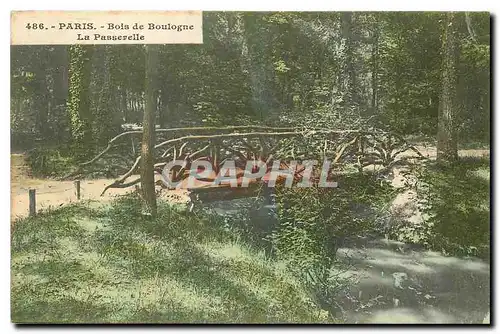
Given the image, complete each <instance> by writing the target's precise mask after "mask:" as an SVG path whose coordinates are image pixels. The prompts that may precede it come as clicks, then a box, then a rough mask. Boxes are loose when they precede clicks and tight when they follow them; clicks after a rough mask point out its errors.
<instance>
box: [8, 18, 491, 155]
mask: <svg viewBox="0 0 500 334" xmlns="http://www.w3.org/2000/svg"><path fill="white" fill-rule="evenodd" d="M489 23H490V17H489V14H487V13H471V14H466V13H456V14H452V15H451V16H450V14H446V13H430V12H429V13H370V12H354V13H349V12H344V13H334V12H332V13H313V12H311V13H293V12H292V13H237V12H224V13H221V12H208V13H205V14H204V22H203V24H204V26H203V29H204V31H203V34H204V43H203V44H201V45H160V46H157V51H156V53H157V56H156V58H157V59H156V60H155V61H154V64H148V61H147V59H146V48H145V46H143V45H99V46H82V45H72V46H15V47H12V51H11V52H12V56H11V59H12V64H11V65H12V78H11V80H12V85H11V87H12V88H11V89H12V102H11V103H12V107H11V110H12V116H11V117H12V147H13V148H14V149H30V148H35V147H41V146H43V147H51V148H58V149H59V148H60V149H63V147H67V146H68V145H71V151H70V152H71V154H72V155H74V156H76V157H77V158H78V160H81V159H85V158H87V157H88V156H89V155H91V154H92V153H94V152H95V151H96V150H98V149H100V148H101V147H102V146H103V145H105V143H106V142H107V140H109V139H110V138H111V137H112V136H113V135H116V134H117V133H119V132H120V131H122V130H121V128H120V126H121V124H123V123H137V124H140V123H141V122H142V119H143V111H144V108H145V100H146V99H147V98H149V97H148V96H146V93H145V88H146V73H147V71H146V66H152V67H153V68H152V69H151V71H152V73H154V75H155V77H156V80H154V83H153V85H154V87H151V89H152V92H153V96H151V97H150V98H151V99H152V100H151V101H152V102H153V103H155V104H156V108H154V109H155V110H156V113H155V114H156V124H159V125H160V126H161V127H163V128H165V127H176V126H180V125H186V124H189V125H236V124H237V125H241V124H262V125H273V124H280V125H283V124H289V125H301V126H311V127H314V126H323V125H327V126H328V127H330V128H332V127H335V128H339V129H342V128H353V127H362V126H364V124H367V120H369V124H371V125H372V126H373V125H375V126H376V127H378V128H383V129H388V130H391V131H395V132H397V133H400V134H404V135H416V136H424V137H430V138H434V139H435V138H436V134H437V132H438V131H437V130H438V124H440V127H441V130H443V131H444V130H445V128H446V127H449V126H451V127H452V128H453V131H452V132H454V133H455V134H454V135H453V136H454V139H458V141H459V142H460V143H459V144H468V143H471V142H476V143H487V142H489V127H490V123H489V115H490V62H489V43H490V30H489V29H490V24H489ZM440 103H444V105H442V106H441V107H440ZM452 104H453V107H450V106H451V105H452ZM440 108H442V110H443V113H442V114H443V115H444V114H446V115H447V116H445V117H441V118H439V119H440V121H439V122H438V114H439V112H440V111H439V110H440ZM450 117H452V118H453V120H452V123H453V124H451V123H450V124H446V120H447V119H448V120H449V119H450ZM448 130H450V131H451V129H448ZM441 132H442V131H441Z"/></svg>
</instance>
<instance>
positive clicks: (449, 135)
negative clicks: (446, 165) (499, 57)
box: [437, 12, 459, 161]
mask: <svg viewBox="0 0 500 334" xmlns="http://www.w3.org/2000/svg"><path fill="white" fill-rule="evenodd" d="M444 22H445V32H444V35H443V48H442V50H443V64H442V83H441V84H442V86H441V89H442V90H441V101H440V103H439V114H438V134H437V159H438V161H454V160H456V159H458V151H457V125H456V121H457V115H458V110H457V108H458V106H459V103H458V101H457V85H458V75H457V65H458V56H459V54H458V52H459V50H458V45H457V36H456V34H457V32H456V31H457V30H456V26H457V14H456V13H453V12H450V13H447V14H446V19H445V20H444Z"/></svg>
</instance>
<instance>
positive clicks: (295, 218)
mask: <svg viewBox="0 0 500 334" xmlns="http://www.w3.org/2000/svg"><path fill="white" fill-rule="evenodd" d="M338 183H339V187H338V188H318V187H311V188H279V192H278V199H279V200H278V202H279V204H278V207H279V217H280V226H279V228H278V229H277V230H276V231H275V232H274V235H273V236H272V240H273V244H274V246H275V247H276V250H277V253H278V254H280V256H283V257H284V258H286V259H287V260H289V261H290V262H291V263H292V264H293V266H295V267H296V268H298V269H299V270H301V269H306V268H311V267H315V266H326V267H330V266H331V264H332V263H333V261H334V259H335V256H336V251H337V249H338V248H339V247H341V245H342V243H343V241H345V240H346V239H348V238H349V237H353V236H356V235H357V234H358V233H360V232H361V231H364V232H367V231H370V230H373V229H374V228H375V227H376V225H374V224H375V222H376V219H377V218H378V217H379V215H380V214H381V212H382V211H381V210H382V209H383V208H384V207H385V206H386V204H387V203H388V201H389V199H390V198H391V197H392V196H393V194H394V191H393V190H392V188H391V186H390V185H388V184H386V183H385V182H383V181H378V180H376V179H375V178H373V177H372V176H371V175H363V174H354V175H351V176H344V177H343V178H342V179H341V180H339V181H338Z"/></svg>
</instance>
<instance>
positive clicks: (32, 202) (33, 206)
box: [29, 189, 36, 216]
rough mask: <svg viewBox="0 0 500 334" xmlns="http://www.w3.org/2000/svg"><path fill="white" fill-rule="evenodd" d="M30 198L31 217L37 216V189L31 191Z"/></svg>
mask: <svg viewBox="0 0 500 334" xmlns="http://www.w3.org/2000/svg"><path fill="white" fill-rule="evenodd" d="M29 197H30V216H35V215H36V190H35V189H30V190H29Z"/></svg>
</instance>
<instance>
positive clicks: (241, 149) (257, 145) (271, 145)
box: [64, 125, 424, 195]
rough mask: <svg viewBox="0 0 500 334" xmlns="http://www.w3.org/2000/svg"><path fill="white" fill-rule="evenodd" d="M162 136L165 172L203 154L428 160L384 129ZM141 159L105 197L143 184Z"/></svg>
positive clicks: (159, 160)
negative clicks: (170, 164) (176, 163)
mask: <svg viewBox="0 0 500 334" xmlns="http://www.w3.org/2000/svg"><path fill="white" fill-rule="evenodd" d="M141 134H142V128H140V127H136V128H133V129H132V130H130V131H125V132H123V133H120V134H119V135H117V136H115V137H113V138H112V139H111V140H109V141H108V143H107V146H106V147H105V148H104V149H103V150H102V151H101V152H100V153H99V154H97V155H96V156H95V157H93V158H92V159H90V160H89V161H86V162H84V163H82V164H80V165H79V166H78V168H77V169H76V170H75V171H73V172H72V173H70V174H68V175H66V176H65V177H64V178H65V179H67V178H71V177H75V176H77V175H84V174H85V173H86V168H87V167H89V166H91V165H92V164H94V163H96V162H97V161H98V160H100V159H102V158H103V157H104V156H105V155H106V154H108V153H109V152H110V151H111V150H112V149H113V148H114V147H116V146H117V144H118V143H120V141H121V140H123V139H125V138H127V137H129V136H132V138H133V136H138V135H141ZM156 138H157V143H156V144H155V146H154V151H155V170H157V171H158V172H160V173H161V169H162V168H163V167H164V166H165V165H166V164H167V163H168V162H169V161H173V160H180V159H182V160H186V159H189V161H194V160H196V159H198V158H200V157H202V156H205V157H206V156H209V157H211V160H212V162H213V164H214V165H215V166H217V165H220V164H222V163H223V162H224V161H225V160H226V159H234V158H236V159H240V160H242V161H247V160H253V159H263V160H264V161H267V162H268V163H270V162H271V161H272V160H273V159H280V160H299V161H300V160H308V159H315V160H319V159H321V160H323V159H329V160H330V161H331V166H332V167H333V168H335V167H340V166H342V165H345V164H352V165H354V166H356V167H357V168H358V170H359V171H360V172H361V171H362V170H363V168H364V167H366V166H370V165H381V166H382V170H387V169H390V168H391V167H392V166H393V165H394V164H396V163H398V162H400V161H403V160H406V159H408V158H409V157H411V156H408V155H404V154H403V153H404V152H406V151H409V150H410V151H413V152H414V153H415V154H416V156H413V158H419V159H422V158H424V157H423V156H422V154H421V153H420V152H419V151H418V150H417V149H416V148H415V147H414V146H413V145H411V144H409V143H408V142H407V141H406V140H405V139H404V138H402V137H401V136H400V135H397V134H394V133H390V132H386V131H381V130H371V131H365V130H332V129H300V128H292V127H269V126H256V125H245V126H224V127H186V128H169V129H161V128H157V129H156ZM132 143H133V141H132ZM134 152H135V151H134ZM140 160H141V156H140V154H139V155H136V157H135V160H134V163H133V164H132V166H131V167H130V168H129V169H128V171H127V172H126V173H124V174H123V175H121V176H120V177H118V178H117V179H116V180H115V181H114V182H113V183H112V184H110V185H108V186H107V187H106V188H105V189H104V190H103V192H102V194H101V195H103V194H104V193H105V192H106V191H107V190H108V189H110V188H126V187H130V186H133V185H135V184H137V183H139V182H140V177H136V178H135V179H133V180H131V181H129V178H131V177H132V176H134V175H136V174H137V172H138V169H139V168H140Z"/></svg>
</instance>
